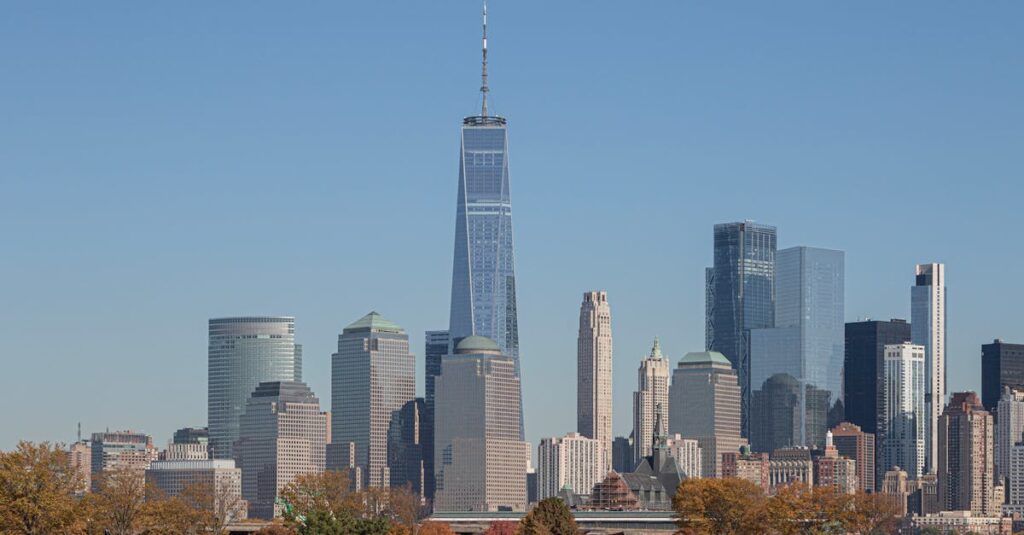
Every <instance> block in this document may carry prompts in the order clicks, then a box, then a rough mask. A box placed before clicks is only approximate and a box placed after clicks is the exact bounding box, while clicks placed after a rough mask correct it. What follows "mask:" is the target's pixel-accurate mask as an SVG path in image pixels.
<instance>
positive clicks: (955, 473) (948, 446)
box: [937, 392, 1001, 516]
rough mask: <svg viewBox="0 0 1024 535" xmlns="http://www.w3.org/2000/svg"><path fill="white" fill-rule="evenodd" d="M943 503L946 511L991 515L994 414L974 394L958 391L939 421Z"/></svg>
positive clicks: (997, 505) (994, 508) (994, 510)
mask: <svg viewBox="0 0 1024 535" xmlns="http://www.w3.org/2000/svg"><path fill="white" fill-rule="evenodd" d="M938 431H939V433H938V449H939V456H938V474H937V475H938V480H939V503H940V504H942V506H943V510H945V511H971V512H972V513H975V514H979V515H985V516H991V515H995V514H997V513H998V511H999V508H1000V505H1001V504H1000V503H995V500H993V497H994V496H993V492H992V482H993V479H994V477H995V472H994V468H993V462H992V415H991V414H989V412H988V411H986V410H985V407H983V406H982V404H981V398H979V397H978V395H977V394H975V393H974V392H957V393H954V394H953V396H952V397H951V398H950V400H949V405H947V406H946V409H945V410H944V411H943V412H942V416H941V417H940V418H939V421H938Z"/></svg>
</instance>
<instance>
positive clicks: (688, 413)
mask: <svg viewBox="0 0 1024 535" xmlns="http://www.w3.org/2000/svg"><path fill="white" fill-rule="evenodd" d="M668 430H669V433H678V434H680V435H682V436H683V437H686V438H692V439H696V440H697V442H698V443H699V445H700V448H701V450H702V462H703V465H702V467H701V474H702V476H703V477H718V476H719V475H720V474H721V465H722V454H723V453H726V452H737V451H739V449H740V447H741V446H743V445H745V444H747V440H746V439H744V438H742V437H741V436H740V385H739V382H738V380H737V377H736V370H735V369H733V367H732V365H731V364H730V363H729V360H728V359H726V358H725V356H724V355H722V354H721V353H718V352H715V351H704V352H699V353H687V354H686V355H685V356H684V357H683V358H681V359H679V363H678V365H677V366H676V369H675V370H674V371H673V373H672V386H671V387H670V388H669V426H668Z"/></svg>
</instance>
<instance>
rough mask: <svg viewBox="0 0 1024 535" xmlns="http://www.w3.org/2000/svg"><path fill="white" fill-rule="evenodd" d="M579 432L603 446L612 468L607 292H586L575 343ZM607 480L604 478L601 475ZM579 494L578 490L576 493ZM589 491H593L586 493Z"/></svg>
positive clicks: (610, 367) (610, 357)
mask: <svg viewBox="0 0 1024 535" xmlns="http://www.w3.org/2000/svg"><path fill="white" fill-rule="evenodd" d="M576 430H577V431H578V432H579V433H580V434H581V435H583V436H585V437H587V438H592V439H595V440H598V441H600V442H601V444H603V448H604V453H605V455H607V456H608V457H607V459H605V464H606V465H610V464H611V449H612V440H613V439H614V436H613V435H612V310H611V307H609V306H608V293H607V292H587V293H585V294H583V304H582V305H580V331H579V338H578V339H577V343H576ZM601 475H602V476H604V474H601ZM577 490H578V489H577ZM587 490H588V491H589V490H590V489H587Z"/></svg>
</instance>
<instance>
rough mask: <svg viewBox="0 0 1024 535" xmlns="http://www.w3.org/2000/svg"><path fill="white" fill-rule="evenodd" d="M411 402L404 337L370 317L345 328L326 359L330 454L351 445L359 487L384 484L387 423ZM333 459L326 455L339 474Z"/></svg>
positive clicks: (411, 366) (412, 383)
mask: <svg viewBox="0 0 1024 535" xmlns="http://www.w3.org/2000/svg"><path fill="white" fill-rule="evenodd" d="M415 397H416V358H415V357H414V356H413V355H412V354H411V353H409V336H408V335H407V334H406V333H405V331H404V330H403V329H402V328H401V327H399V326H398V325H396V324H394V323H392V322H390V321H388V320H386V319H384V317H382V316H381V315H380V314H378V313H376V312H370V313H369V314H367V315H365V316H363V317H362V318H360V319H359V320H357V321H356V322H354V323H352V324H351V325H349V326H348V327H345V329H344V330H343V331H342V333H341V334H340V335H339V336H338V352H337V353H335V354H333V355H331V417H332V418H333V422H331V431H332V433H333V434H334V436H332V437H331V448H332V450H334V449H336V448H338V447H341V448H345V447H347V444H348V443H350V442H351V443H354V444H355V447H356V465H357V466H358V467H359V468H360V469H361V471H362V473H363V477H364V478H365V479H366V480H365V481H363V482H362V483H363V484H365V485H368V486H371V487H386V486H388V485H389V484H390V482H391V475H390V473H389V472H388V429H389V428H390V426H391V418H392V417H393V416H394V413H395V411H399V410H401V409H402V407H403V406H404V405H405V404H406V403H408V402H409V401H412V400H413V399H414V398H415ZM337 457H338V456H337V455H336V454H334V453H332V455H331V463H332V468H340V467H336V466H334V465H335V462H336V459H337Z"/></svg>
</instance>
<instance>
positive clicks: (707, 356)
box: [679, 351, 732, 367]
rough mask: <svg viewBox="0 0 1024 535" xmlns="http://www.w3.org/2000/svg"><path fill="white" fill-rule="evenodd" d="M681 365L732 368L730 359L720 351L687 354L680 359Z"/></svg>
mask: <svg viewBox="0 0 1024 535" xmlns="http://www.w3.org/2000/svg"><path fill="white" fill-rule="evenodd" d="M679 364H724V365H726V366H730V367H731V366H732V363H731V362H729V359H727V358H725V355H723V354H721V353H719V352H718V351H695V352H691V353H687V354H686V355H684V356H683V358H681V359H679Z"/></svg>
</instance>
